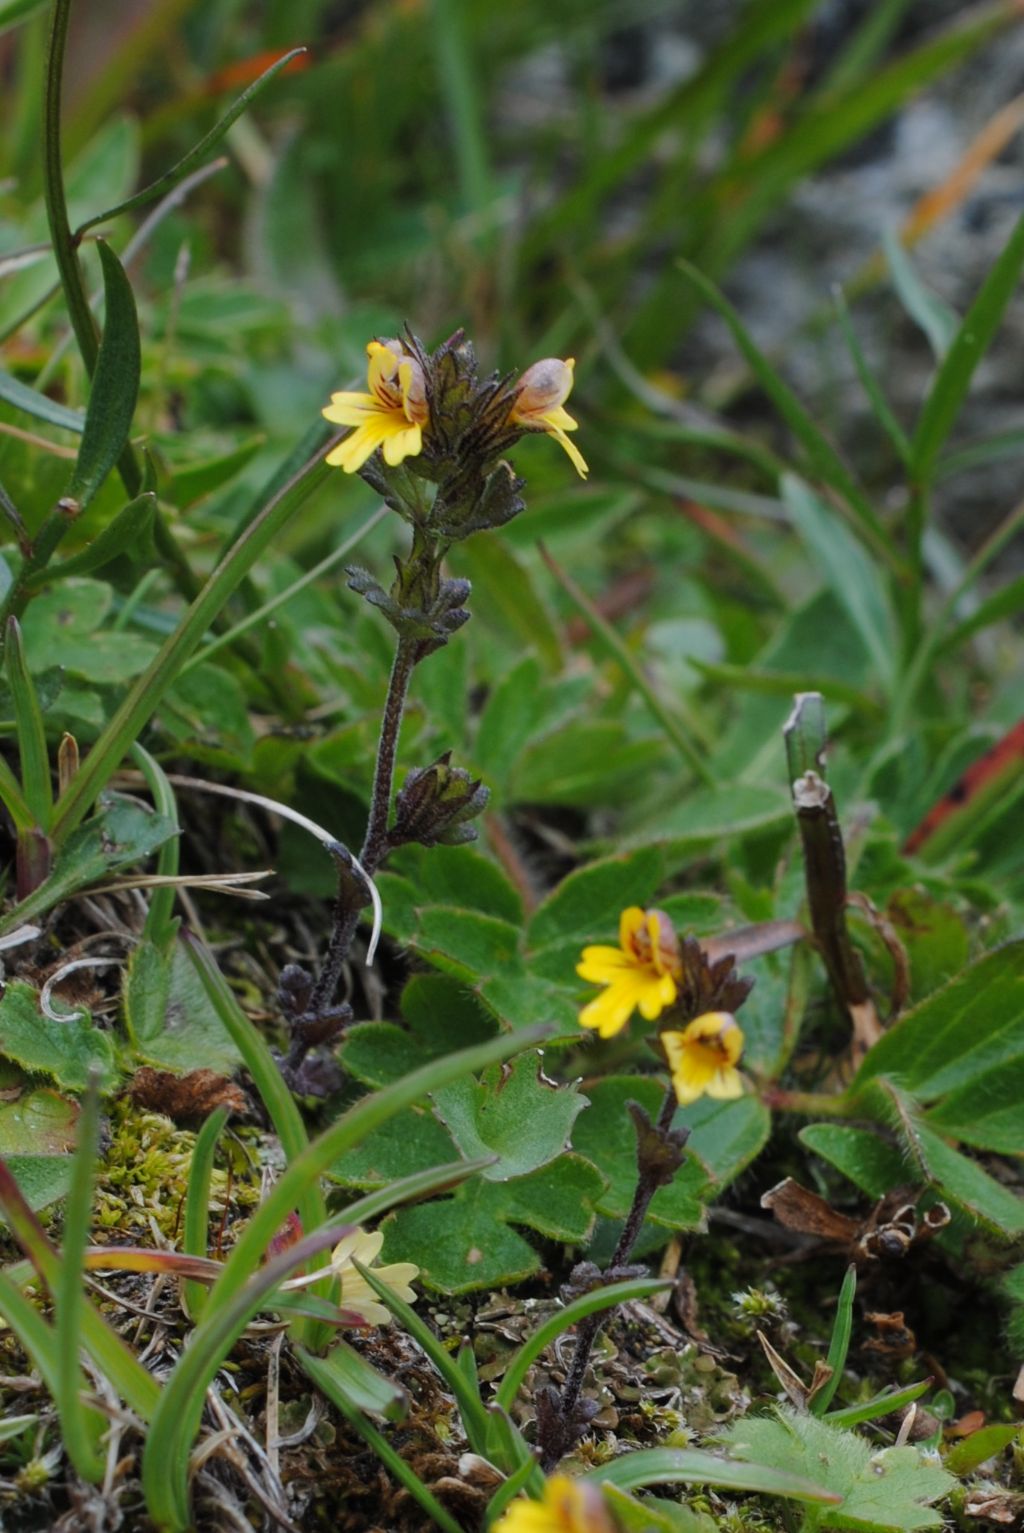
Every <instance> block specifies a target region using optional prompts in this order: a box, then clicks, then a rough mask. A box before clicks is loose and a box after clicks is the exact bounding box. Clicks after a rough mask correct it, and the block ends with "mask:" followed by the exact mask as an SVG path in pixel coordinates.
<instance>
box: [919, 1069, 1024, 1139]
mask: <svg viewBox="0 0 1024 1533" xmlns="http://www.w3.org/2000/svg"><path fill="white" fill-rule="evenodd" d="M1022 1103H1024V1050H1022V1052H1021V1053H1020V1054H1019V1055H1018V1056H1017V1058H1016V1059H1011V1060H1008V1061H1007V1063H1006V1064H1004V1065H996V1066H995V1068H994V1069H992V1070H987V1071H986V1072H985V1074H984V1075H978V1076H975V1078H974V1079H973V1080H972V1081H971V1082H970V1084H969V1085H967V1086H962V1087H961V1088H960V1090H959V1091H951V1092H950V1094H949V1096H947V1097H945V1098H944V1099H943V1101H941V1102H940V1103H939V1104H938V1106H937V1107H933V1108H932V1109H931V1111H930V1112H929V1113H928V1115H927V1121H928V1122H929V1123H930V1124H931V1125H932V1127H933V1128H937V1129H938V1130H939V1132H940V1133H941V1134H945V1135H948V1136H949V1137H950V1138H952V1139H959V1140H960V1141H961V1142H962V1143H963V1144H972V1145H974V1146H975V1147H976V1148H977V1149H979V1150H996V1151H1000V1152H1002V1153H1003V1154H1004V1155H1024V1111H1022V1108H1021V1104H1022Z"/></svg>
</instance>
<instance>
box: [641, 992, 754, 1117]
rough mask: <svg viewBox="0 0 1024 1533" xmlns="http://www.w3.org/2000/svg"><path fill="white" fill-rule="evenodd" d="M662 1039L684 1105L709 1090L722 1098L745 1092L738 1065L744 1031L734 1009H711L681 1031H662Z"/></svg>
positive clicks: (708, 1092) (673, 1080)
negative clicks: (733, 1013)
mask: <svg viewBox="0 0 1024 1533" xmlns="http://www.w3.org/2000/svg"><path fill="white" fill-rule="evenodd" d="M661 1041H662V1043H663V1044H664V1045H665V1053H666V1055H667V1057H668V1066H669V1069H670V1070H671V1071H672V1085H673V1086H674V1087H675V1092H676V1097H677V1099H678V1101H679V1104H680V1106H682V1107H685V1106H686V1104H687V1103H688V1102H696V1100H697V1098H698V1097H702V1096H704V1095H705V1094H706V1095H708V1096H709V1097H716V1098H718V1099H719V1100H720V1101H724V1100H728V1098H730V1097H740V1096H742V1095H743V1081H742V1080H741V1079H740V1072H739V1071H738V1070H737V1068H736V1061H737V1060H738V1059H739V1057H740V1055H741V1054H742V1053H743V1032H742V1030H741V1028H740V1025H739V1023H738V1022H737V1021H736V1018H735V1017H734V1016H732V1014H731V1013H730V1012H728V1011H707V1012H705V1013H704V1015H703V1016H702V1017H697V1018H696V1019H695V1020H694V1021H693V1022H691V1023H690V1025H689V1026H688V1027H684V1028H683V1031H682V1032H681V1033H672V1032H666V1033H662V1035H661Z"/></svg>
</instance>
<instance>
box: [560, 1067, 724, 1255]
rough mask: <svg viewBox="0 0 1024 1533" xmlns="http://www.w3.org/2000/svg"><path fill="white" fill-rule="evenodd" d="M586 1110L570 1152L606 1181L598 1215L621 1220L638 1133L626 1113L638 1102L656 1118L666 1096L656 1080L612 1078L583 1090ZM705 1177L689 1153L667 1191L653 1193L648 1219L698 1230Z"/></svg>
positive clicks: (632, 1183)
mask: <svg viewBox="0 0 1024 1533" xmlns="http://www.w3.org/2000/svg"><path fill="white" fill-rule="evenodd" d="M587 1095H588V1097H589V1098H590V1106H589V1107H588V1108H587V1110H586V1111H585V1112H582V1113H581V1114H580V1117H579V1120H578V1122H577V1124H576V1127H575V1128H574V1130H573V1136H572V1144H573V1149H574V1150H577V1151H578V1152H579V1154H580V1155H585V1156H586V1157H587V1159H588V1160H590V1161H593V1163H594V1165H595V1166H596V1167H597V1169H598V1170H599V1171H600V1172H601V1173H602V1175H603V1176H604V1177H606V1178H607V1181H608V1187H607V1190H606V1191H605V1192H604V1193H603V1194H602V1196H601V1197H600V1199H599V1200H598V1205H597V1207H598V1212H599V1213H602V1214H605V1215H606V1216H607V1217H608V1218H610V1219H624V1218H625V1217H626V1215H627V1213H628V1212H629V1209H630V1205H631V1204H632V1201H633V1193H634V1192H635V1190H636V1175H637V1172H636V1132H635V1130H634V1128H633V1120H632V1118H631V1117H630V1116H629V1113H628V1111H627V1109H626V1104H627V1102H638V1103H639V1105H640V1106H641V1107H642V1108H643V1109H644V1111H645V1112H646V1113H647V1115H648V1117H650V1118H651V1119H656V1118H657V1116H658V1113H659V1111H660V1110H661V1104H662V1102H663V1101H664V1098H665V1088H664V1086H662V1084H661V1083H660V1082H659V1081H656V1080H653V1079H652V1078H651V1077H650V1076H644V1075H613V1076H608V1077H606V1078H605V1079H604V1080H602V1081H597V1082H596V1083H595V1084H594V1085H593V1086H588V1087H587ZM708 1193H709V1187H708V1174H707V1170H706V1169H705V1167H704V1165H703V1164H702V1162H701V1161H700V1160H699V1159H698V1158H697V1156H696V1155H695V1154H694V1153H693V1152H692V1151H690V1152H689V1153H688V1154H687V1156H686V1159H685V1160H684V1161H683V1164H682V1165H681V1166H680V1168H679V1170H678V1171H677V1172H676V1174H675V1179H674V1180H673V1182H672V1183H671V1185H670V1186H668V1187H662V1188H660V1189H659V1191H658V1192H656V1193H655V1194H654V1197H653V1199H652V1200H651V1206H650V1210H649V1213H648V1218H649V1219H651V1220H652V1221H653V1222H654V1223H655V1224H660V1225H664V1226H665V1227H667V1228H668V1229H691V1230H692V1229H700V1228H701V1227H702V1226H703V1223H704V1200H705V1199H706V1197H707V1196H708Z"/></svg>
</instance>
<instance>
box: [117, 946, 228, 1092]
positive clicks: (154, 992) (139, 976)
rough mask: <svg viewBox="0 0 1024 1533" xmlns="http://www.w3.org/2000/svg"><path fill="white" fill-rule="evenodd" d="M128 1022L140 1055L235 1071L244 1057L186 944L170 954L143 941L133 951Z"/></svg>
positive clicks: (176, 1065)
mask: <svg viewBox="0 0 1024 1533" xmlns="http://www.w3.org/2000/svg"><path fill="white" fill-rule="evenodd" d="M124 1009H125V1026H126V1028H127V1031H128V1037H129V1038H130V1040H131V1044H132V1048H133V1050H134V1053H135V1057H136V1058H137V1059H138V1060H140V1061H142V1062H144V1063H145V1064H149V1065H154V1066H157V1067H158V1068H160V1069H164V1070H178V1071H181V1072H182V1073H185V1072H187V1071H189V1070H194V1069H195V1068H196V1067H197V1066H198V1065H200V1064H201V1065H202V1066H203V1067H204V1068H205V1069H207V1070H219V1071H220V1072H221V1074H223V1075H229V1074H230V1073H231V1072H232V1071H233V1070H235V1069H237V1067H238V1064H239V1060H240V1058H241V1056H240V1055H239V1052H238V1050H237V1049H236V1048H235V1045H234V1044H233V1043H232V1041H231V1039H230V1038H229V1037H228V1035H227V1033H226V1031H225V1029H224V1024H223V1023H222V1022H221V1020H220V1018H219V1017H218V1015H217V1013H216V1011H215V1010H214V1008H213V1006H212V1004H211V1002H210V999H209V997H208V996H207V994H206V991H205V990H204V988H203V985H202V981H201V980H200V978H199V976H198V974H197V973H196V969H195V965H194V964H192V963H190V962H189V958H188V954H187V953H186V952H185V951H184V949H183V947H182V945H181V943H180V942H175V943H174V945H173V947H172V948H171V951H170V953H168V954H165V953H163V952H161V950H160V949H159V948H158V947H157V946H156V945H155V944H154V943H152V942H148V941H143V942H140V943H139V944H138V946H137V947H136V948H135V950H134V952H133V953H132V956H131V959H130V960H129V964H128V975H127V979H126V981H125V987H124Z"/></svg>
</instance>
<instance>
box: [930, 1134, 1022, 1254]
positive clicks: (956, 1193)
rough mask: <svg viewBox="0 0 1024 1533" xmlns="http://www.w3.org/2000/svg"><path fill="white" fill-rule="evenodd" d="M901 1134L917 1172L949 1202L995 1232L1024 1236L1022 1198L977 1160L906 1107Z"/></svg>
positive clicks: (1008, 1235)
mask: <svg viewBox="0 0 1024 1533" xmlns="http://www.w3.org/2000/svg"><path fill="white" fill-rule="evenodd" d="M903 1124H904V1137H905V1139H906V1142H907V1148H908V1150H909V1151H910V1153H911V1154H912V1155H913V1157H914V1160H915V1161H916V1163H917V1166H918V1168H919V1171H920V1174H921V1175H922V1176H923V1177H924V1178H925V1179H926V1180H928V1181H929V1182H931V1183H932V1184H933V1185H934V1186H935V1187H936V1188H937V1189H938V1191H939V1192H940V1193H941V1195H942V1196H943V1197H944V1198H945V1199H946V1200H947V1201H948V1202H950V1203H956V1204H958V1205H959V1206H960V1207H961V1208H963V1209H965V1210H966V1212H967V1213H968V1214H970V1215H971V1217H972V1218H973V1219H976V1220H978V1222H979V1223H981V1224H983V1225H986V1226H987V1227H988V1228H989V1229H990V1230H992V1231H993V1232H994V1233H995V1234H997V1235H1002V1236H1004V1237H1009V1238H1011V1239H1012V1238H1016V1237H1018V1236H1020V1235H1024V1198H1022V1197H1018V1196H1017V1194H1016V1193H1014V1192H1012V1191H1011V1190H1010V1188H1009V1187H1005V1186H1004V1185H1003V1183H1002V1182H997V1181H996V1179H995V1177H994V1176H990V1175H989V1174H988V1172H987V1171H985V1170H984V1169H983V1168H982V1167H981V1166H979V1165H978V1163H977V1161H975V1160H970V1159H968V1157H967V1156H966V1155H961V1154H960V1153H959V1151H957V1150H954V1149H952V1148H951V1147H950V1146H949V1145H948V1144H947V1143H946V1141H945V1140H944V1139H943V1138H942V1137H941V1136H940V1135H939V1134H937V1133H936V1132H935V1131H934V1129H931V1128H929V1127H928V1126H927V1124H925V1123H924V1122H922V1121H921V1120H920V1119H917V1118H915V1117H914V1115H913V1114H912V1112H911V1111H910V1110H909V1108H907V1107H904V1111H903Z"/></svg>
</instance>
